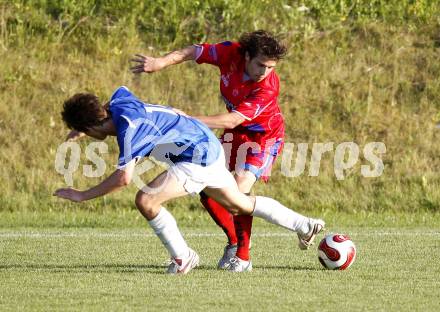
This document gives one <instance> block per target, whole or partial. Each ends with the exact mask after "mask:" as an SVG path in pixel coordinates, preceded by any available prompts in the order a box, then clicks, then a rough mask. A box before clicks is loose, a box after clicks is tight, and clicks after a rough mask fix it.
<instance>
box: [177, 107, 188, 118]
mask: <svg viewBox="0 0 440 312" xmlns="http://www.w3.org/2000/svg"><path fill="white" fill-rule="evenodd" d="M172 109H173V111H174V112H175V113H177V114H179V115H182V116H185V117H191V116H189V115H188V114H187V113H185V112H184V111H182V110H180V109H178V108H174V107H173V108H172Z"/></svg>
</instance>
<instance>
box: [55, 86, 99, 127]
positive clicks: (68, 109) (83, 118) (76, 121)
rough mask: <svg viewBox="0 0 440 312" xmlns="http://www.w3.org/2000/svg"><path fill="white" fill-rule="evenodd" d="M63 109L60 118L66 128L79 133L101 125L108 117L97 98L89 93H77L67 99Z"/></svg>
mask: <svg viewBox="0 0 440 312" xmlns="http://www.w3.org/2000/svg"><path fill="white" fill-rule="evenodd" d="M63 107H64V110H63V112H62V113H61V116H62V117H63V120H64V122H65V123H66V125H67V127H69V128H70V129H74V130H76V131H80V132H85V131H87V129H88V128H91V127H94V126H99V125H101V124H102V123H103V121H104V120H105V119H106V118H107V117H108V113H107V111H106V110H105V109H104V107H103V106H102V105H101V103H100V102H99V99H98V97H97V96H96V95H94V94H91V93H77V94H75V95H74V96H72V97H71V98H69V99H67V100H66V101H65V102H64V106H63Z"/></svg>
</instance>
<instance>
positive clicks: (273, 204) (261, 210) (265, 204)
mask: <svg viewBox="0 0 440 312" xmlns="http://www.w3.org/2000/svg"><path fill="white" fill-rule="evenodd" d="M252 215H253V216H255V217H259V218H262V219H264V220H266V221H267V222H270V223H273V224H276V225H280V226H282V227H284V228H286V229H288V230H291V231H294V232H299V233H300V234H306V233H308V232H309V218H307V217H305V216H303V215H300V214H299V213H297V212H295V211H293V210H291V209H289V208H287V207H285V206H283V205H282V204H280V203H279V202H278V201H276V200H275V199H272V198H269V197H264V196H255V209H254V212H253V213H252Z"/></svg>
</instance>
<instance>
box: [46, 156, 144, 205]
mask: <svg viewBox="0 0 440 312" xmlns="http://www.w3.org/2000/svg"><path fill="white" fill-rule="evenodd" d="M134 167H135V161H131V162H130V163H128V164H127V166H126V167H125V168H124V169H117V170H116V171H115V172H113V173H112V174H111V175H110V176H109V177H107V178H106V179H105V180H104V181H102V182H101V183H100V184H98V185H96V186H94V187H92V188H90V189H88V190H86V191H79V190H75V189H73V188H61V189H58V190H56V191H55V193H54V194H53V195H54V196H58V197H60V198H65V199H69V200H71V201H74V202H82V201H86V200H89V199H93V198H96V197H100V196H103V195H106V194H109V193H112V192H115V191H117V190H119V189H121V188H123V187H124V186H126V185H128V184H130V181H131V178H132V176H133V171H134Z"/></svg>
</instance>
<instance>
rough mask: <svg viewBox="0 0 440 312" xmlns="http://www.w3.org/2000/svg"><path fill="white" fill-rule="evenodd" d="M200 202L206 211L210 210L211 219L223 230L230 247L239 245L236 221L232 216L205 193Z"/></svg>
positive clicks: (201, 194) (202, 194) (201, 195)
mask: <svg viewBox="0 0 440 312" xmlns="http://www.w3.org/2000/svg"><path fill="white" fill-rule="evenodd" d="M200 201H201V202H202V204H203V206H205V208H206V210H208V212H209V214H210V215H211V218H213V219H214V221H215V223H217V225H218V226H219V227H221V228H222V229H223V232H225V234H226V236H227V237H228V242H229V244H230V245H235V244H237V235H236V234H235V227H234V220H233V218H232V215H231V214H230V213H229V211H227V210H226V209H225V208H223V206H222V205H220V204H219V203H217V202H216V201H215V200H213V199H212V198H209V197H207V196H206V195H205V194H204V193H200Z"/></svg>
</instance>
